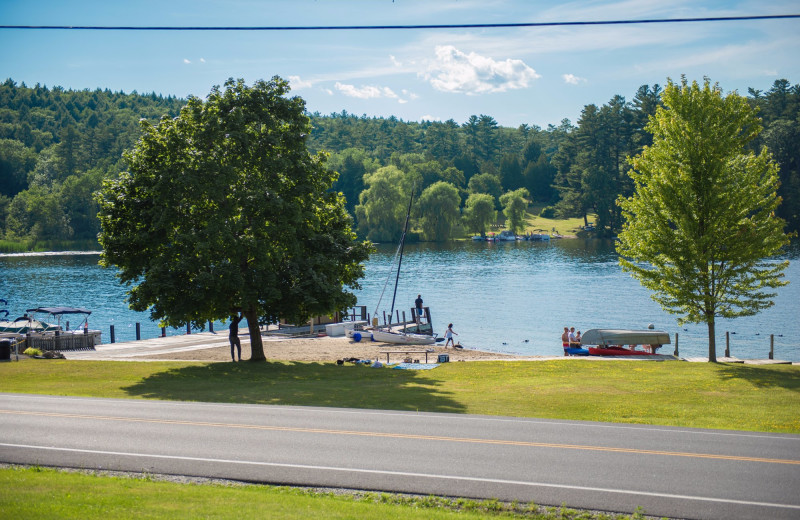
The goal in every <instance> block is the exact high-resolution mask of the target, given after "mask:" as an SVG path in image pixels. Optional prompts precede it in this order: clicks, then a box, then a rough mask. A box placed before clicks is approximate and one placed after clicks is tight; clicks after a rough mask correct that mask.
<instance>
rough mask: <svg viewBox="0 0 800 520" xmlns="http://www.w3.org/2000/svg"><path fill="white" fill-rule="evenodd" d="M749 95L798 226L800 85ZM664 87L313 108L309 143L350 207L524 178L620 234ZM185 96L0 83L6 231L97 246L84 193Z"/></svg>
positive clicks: (557, 202)
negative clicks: (391, 192)
mask: <svg viewBox="0 0 800 520" xmlns="http://www.w3.org/2000/svg"><path fill="white" fill-rule="evenodd" d="M748 91H749V95H748V97H747V101H748V103H749V104H750V105H751V106H752V107H754V108H758V109H759V112H758V115H759V116H760V117H761V119H762V124H763V126H764V132H762V133H761V134H759V135H758V136H757V137H756V138H755V139H753V140H752V141H750V142H749V143H748V144H747V149H748V150H752V151H755V152H757V151H758V150H760V148H761V146H763V145H766V146H767V147H768V148H769V149H770V151H771V152H772V154H773V158H774V159H775V160H776V161H777V162H778V164H779V167H780V169H779V175H780V185H779V187H778V195H779V196H780V197H781V198H782V199H783V203H782V204H781V205H780V206H779V207H778V209H777V210H776V211H777V214H778V216H780V217H781V218H783V219H784V220H786V222H787V225H788V228H789V229H790V230H794V231H797V230H800V139H798V136H799V135H800V85H796V84H794V85H793V84H791V83H790V82H789V81H788V80H785V79H779V80H775V81H774V82H773V84H772V85H771V86H768V87H767V88H765V89H754V88H751V89H748ZM661 94H662V89H661V87H659V86H658V85H652V86H648V85H642V86H641V87H639V88H638V89H637V90H636V91H635V94H634V95H633V96H632V97H631V98H630V100H626V98H625V97H623V96H622V95H615V96H613V97H611V98H610V100H609V101H608V102H607V103H605V104H603V105H587V106H585V107H584V109H583V111H582V112H581V117H580V119H579V120H578V121H577V122H576V124H572V122H570V121H569V120H568V119H564V120H562V121H561V122H560V124H556V125H548V126H547V127H546V128H540V127H538V126H535V125H532V126H529V125H526V124H522V125H520V126H519V127H517V128H508V127H502V126H499V125H498V124H497V122H496V121H495V120H494V119H493V118H492V117H491V116H490V115H485V114H482V115H475V116H472V117H470V118H469V119H468V120H467V121H466V122H463V124H462V123H459V122H456V121H453V120H448V121H444V122H440V121H422V122H416V121H403V120H400V119H398V118H396V117H393V116H392V117H367V116H365V115H362V116H358V115H355V114H349V113H347V112H344V111H342V112H340V113H333V114H328V115H322V114H318V113H314V114H307V115H308V116H309V117H310V119H311V130H310V132H309V136H308V139H307V146H308V148H309V150H311V151H312V153H315V152H317V151H326V152H329V153H331V159H330V161H328V162H327V163H326V164H327V167H328V169H330V170H333V171H336V172H338V173H339V177H338V179H337V181H336V182H335V184H334V186H333V187H332V190H333V191H341V192H342V193H343V194H344V195H345V198H346V207H347V210H348V211H349V212H350V214H351V215H355V214H356V206H357V205H358V204H359V202H360V201H359V196H360V195H361V193H362V192H363V191H364V190H366V189H367V185H366V184H365V182H364V176H365V175H366V174H373V173H374V172H375V171H376V170H378V169H379V168H382V167H386V166H394V167H396V168H398V169H399V170H401V171H402V172H403V173H404V175H405V176H407V177H409V182H408V184H409V186H410V185H411V184H413V183H416V184H417V188H418V190H419V192H421V191H422V190H424V189H425V188H427V187H428V186H430V185H432V184H434V183H436V182H438V181H446V182H449V183H451V184H453V185H454V186H455V187H456V188H457V189H458V190H459V195H460V196H461V200H462V204H463V203H464V201H465V199H466V197H467V196H468V195H469V194H470V193H476V192H481V193H491V194H492V195H494V196H495V198H499V196H500V195H501V194H502V193H505V192H507V191H513V190H516V189H518V188H521V187H523V188H526V189H527V190H528V192H529V193H530V197H531V202H532V203H533V204H535V205H547V206H554V207H556V208H557V214H558V215H559V216H569V217H572V216H580V217H583V218H584V221H585V223H587V224H588V223H589V219H594V223H595V224H596V229H597V231H596V232H595V233H596V234H597V235H599V236H614V235H616V233H618V232H619V230H620V229H621V225H622V219H621V218H620V209H619V207H617V206H616V205H615V204H614V201H615V200H616V198H617V197H619V196H623V197H628V196H630V195H631V194H632V192H633V185H632V182H631V180H630V177H629V176H628V175H627V174H626V171H627V170H628V169H629V168H630V166H629V164H628V163H627V162H626V161H625V156H633V155H636V154H638V153H640V152H641V150H642V147H643V146H646V145H648V144H649V143H650V142H651V139H652V136H651V134H650V133H649V132H647V131H646V130H645V128H644V126H645V124H646V123H647V121H648V118H649V117H650V116H651V115H653V114H654V113H655V110H656V108H657V107H658V106H659V104H660V103H661ZM185 104H186V100H184V99H178V98H175V97H164V96H160V95H156V94H138V93H136V92H135V91H134V92H131V93H123V92H111V91H110V90H108V89H105V90H102V89H95V90H65V89H63V88H61V87H57V86H56V87H52V88H48V87H46V86H41V85H38V84H37V85H35V86H34V87H28V86H26V85H25V84H21V85H18V84H16V83H15V82H14V81H12V80H10V79H9V80H6V81H5V82H3V83H1V84H0V238H7V239H11V240H13V241H29V242H30V241H42V240H64V239H67V240H75V239H79V240H82V241H84V243H83V244H81V246H82V247H83V246H86V247H92V248H94V247H96V243H94V245H92V243H93V242H94V241H95V239H96V235H97V230H98V222H97V219H96V216H95V215H96V211H97V208H96V207H95V206H93V205H92V204H89V205H87V204H86V199H85V198H83V197H85V195H84V194H85V193H87V192H93V191H96V190H98V189H99V188H100V183H101V181H102V179H104V178H115V177H117V176H118V175H119V172H121V171H123V170H125V169H127V166H126V164H125V159H124V158H123V154H122V152H123V151H124V150H127V149H130V148H131V147H132V146H133V144H134V143H135V142H136V140H137V139H138V138H139V137H140V135H141V130H140V128H141V127H140V125H139V124H138V121H139V120H140V119H148V120H149V121H151V122H153V123H156V122H157V121H158V120H159V118H160V117H161V116H162V115H168V116H169V117H175V116H176V115H177V114H178V113H179V110H180V108H181V107H182V106H183V105H185ZM486 176H491V178H489V177H486ZM476 178H477V180H475V181H473V179H476ZM465 186H468V188H467V189H466V190H465ZM77 187H80V189H77ZM29 190H30V193H28V191H29ZM17 197H19V199H20V200H18V201H16V202H14V199H15V198H17ZM403 198H404V199H406V198H407V195H405V196H404V197H403ZM34 200H38V201H47V204H49V205H50V206H51V209H50V210H48V211H41V210H40V208H39V207H38V203H31V201H34ZM415 214H417V213H416V212H415ZM400 220H401V221H402V216H401V217H400ZM371 222H374V223H379V225H381V224H380V222H381V221H380V220H371V221H369V222H361V220H360V219H359V220H358V224H359V231H360V232H361V234H363V235H364V236H366V234H367V232H368V231H369V230H370V228H371V227H372V226H373V224H372V223H371ZM419 224H420V222H419V221H417V220H416V219H414V221H413V222H412V227H415V228H416V229H419ZM397 227H400V224H398V225H397ZM372 234H373V235H375V232H374V231H373V233H372ZM90 242H92V243H90Z"/></svg>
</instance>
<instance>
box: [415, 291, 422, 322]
mask: <svg viewBox="0 0 800 520" xmlns="http://www.w3.org/2000/svg"><path fill="white" fill-rule="evenodd" d="M414 307H416V309H417V323H419V322H420V321H422V295H421V294H418V295H417V299H416V300H414Z"/></svg>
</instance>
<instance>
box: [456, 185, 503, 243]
mask: <svg viewBox="0 0 800 520" xmlns="http://www.w3.org/2000/svg"><path fill="white" fill-rule="evenodd" d="M494 206H495V201H494V197H492V196H491V195H489V194H488V193H473V194H471V195H470V196H469V197H468V198H467V202H466V204H465V205H464V225H465V226H466V227H467V229H468V230H470V231H477V232H478V233H480V235H481V236H482V237H485V236H486V229H487V228H488V227H489V226H491V225H492V224H494V223H495V222H497V210H496V209H494Z"/></svg>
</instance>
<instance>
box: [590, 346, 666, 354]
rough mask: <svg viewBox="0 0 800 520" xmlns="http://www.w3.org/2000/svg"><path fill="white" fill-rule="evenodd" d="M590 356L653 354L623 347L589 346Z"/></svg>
mask: <svg viewBox="0 0 800 520" xmlns="http://www.w3.org/2000/svg"><path fill="white" fill-rule="evenodd" d="M589 355H590V356H655V355H656V354H651V353H650V352H645V351H644V350H631V349H628V348H623V347H612V346H608V347H589Z"/></svg>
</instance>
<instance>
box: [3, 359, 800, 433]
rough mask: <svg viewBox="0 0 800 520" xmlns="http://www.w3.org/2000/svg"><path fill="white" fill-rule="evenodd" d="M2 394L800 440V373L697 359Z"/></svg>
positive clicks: (312, 369) (313, 370)
mask: <svg viewBox="0 0 800 520" xmlns="http://www.w3.org/2000/svg"><path fill="white" fill-rule="evenodd" d="M0 391H2V392H19V393H40V394H52V395H77V396H92V397H117V398H136V399H167V400H184V401H203V402H223V403H256V404H278V405H299V406H336V407H352V408H373V409H389V410H413V411H429V412H448V413H468V414H487V415H508V416H517V417H541V418H554V419H572V420H588V421H608V422H620V423H638V424H658V425H669V426H682V427H696V428H722V429H735V430H752V431H765V432H782V433H800V367H796V366H791V365H761V366H759V365H743V364H722V363H720V364H712V363H686V362H652V361H649V362H644V361H643V362H639V361H589V360H581V359H569V360H558V361H535V362H531V361H517V362H463V363H448V364H443V365H441V366H439V367H438V368H436V369H434V370H426V371H408V370H391V369H385V368H384V369H373V368H369V367H365V366H352V365H349V366H337V365H335V364H332V363H283V362H282V363H196V362H195V363H191V362H110V361H97V362H95V361H64V360H34V359H24V360H21V361H19V362H11V363H2V364H0Z"/></svg>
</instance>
